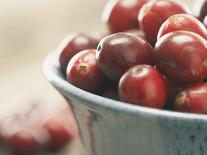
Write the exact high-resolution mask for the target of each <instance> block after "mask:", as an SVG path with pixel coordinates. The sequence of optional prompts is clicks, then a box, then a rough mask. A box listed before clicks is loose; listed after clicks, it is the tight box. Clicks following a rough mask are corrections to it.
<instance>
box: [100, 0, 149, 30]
mask: <svg viewBox="0 0 207 155" xmlns="http://www.w3.org/2000/svg"><path fill="white" fill-rule="evenodd" d="M147 1H148V0H116V1H114V0H110V1H109V2H108V4H107V5H106V7H105V9H104V12H103V21H104V23H106V24H107V25H108V27H109V30H110V31H111V33H116V32H122V31H126V30H128V29H136V28H139V26H138V25H137V16H138V13H139V10H140V8H141V7H142V5H143V4H145V3H146V2H147Z"/></svg>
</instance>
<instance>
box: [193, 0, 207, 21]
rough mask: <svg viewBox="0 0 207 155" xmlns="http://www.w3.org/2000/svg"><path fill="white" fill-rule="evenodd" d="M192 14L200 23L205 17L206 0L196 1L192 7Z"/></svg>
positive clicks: (206, 10) (206, 14)
mask: <svg viewBox="0 0 207 155" xmlns="http://www.w3.org/2000/svg"><path fill="white" fill-rule="evenodd" d="M193 14H194V16H195V17H196V18H198V19H199V20H200V21H203V19H204V17H205V16H207V0H196V1H195V4H194V7H193Z"/></svg>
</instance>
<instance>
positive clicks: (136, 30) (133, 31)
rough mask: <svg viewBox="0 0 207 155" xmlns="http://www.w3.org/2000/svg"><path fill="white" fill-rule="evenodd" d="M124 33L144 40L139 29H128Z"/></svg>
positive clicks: (143, 35)
mask: <svg viewBox="0 0 207 155" xmlns="http://www.w3.org/2000/svg"><path fill="white" fill-rule="evenodd" d="M125 32H127V33H131V34H134V35H136V36H138V37H140V38H142V39H144V40H146V37H145V34H144V32H143V31H142V30H139V29H130V30H127V31H125Z"/></svg>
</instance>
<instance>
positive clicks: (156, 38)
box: [58, 0, 207, 114]
mask: <svg viewBox="0 0 207 155" xmlns="http://www.w3.org/2000/svg"><path fill="white" fill-rule="evenodd" d="M196 3H197V4H195V7H194V8H195V10H194V13H192V12H191V9H190V8H188V7H187V6H186V5H185V4H183V3H180V2H178V1H174V0H156V1H153V0H152V1H150V0H116V1H115V0H110V1H109V2H108V4H107V5H106V7H105V9H104V13H103V21H104V23H105V24H106V25H107V27H108V30H109V32H108V33H96V34H89V33H76V34H72V35H69V36H68V37H67V38H66V39H65V40H64V41H63V42H62V43H61V45H60V47H59V48H58V52H59V53H60V57H59V62H60V65H61V68H62V71H63V72H64V74H65V75H66V80H67V81H68V82H69V83H71V84H72V85H74V86H77V87H79V88H80V89H83V90H85V91H88V92H91V93H94V94H98V95H101V96H103V97H106V98H110V99H114V100H120V101H123V102H125V103H131V104H135V105H139V106H145V107H151V108H158V109H168V110H176V111H182V112H192V113H202V114H207V83H205V80H206V79H207V29H206V27H207V0H203V2H202V3H201V2H200V1H196ZM198 5H199V7H196V6H198ZM198 8H199V9H198Z"/></svg>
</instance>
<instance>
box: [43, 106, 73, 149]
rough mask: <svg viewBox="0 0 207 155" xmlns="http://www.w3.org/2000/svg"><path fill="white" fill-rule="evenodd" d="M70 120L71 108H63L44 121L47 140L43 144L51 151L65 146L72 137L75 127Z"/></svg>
mask: <svg viewBox="0 0 207 155" xmlns="http://www.w3.org/2000/svg"><path fill="white" fill-rule="evenodd" d="M73 123H74V122H72V121H71V110H70V109H69V107H68V108H64V109H62V110H60V111H59V112H58V113H56V114H55V115H54V116H53V117H51V118H50V119H48V120H47V121H46V122H45V123H44V125H43V126H44V129H45V130H47V132H48V139H49V140H48V141H47V143H46V144H45V145H46V147H47V148H48V149H49V150H51V151H58V150H60V149H62V148H63V147H65V146H66V145H67V144H68V143H69V142H70V141H71V140H72V139H73V138H74V136H75V135H74V134H73V133H72V134H71V131H73V130H74V129H75V128H74V127H73V125H71V124H73Z"/></svg>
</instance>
